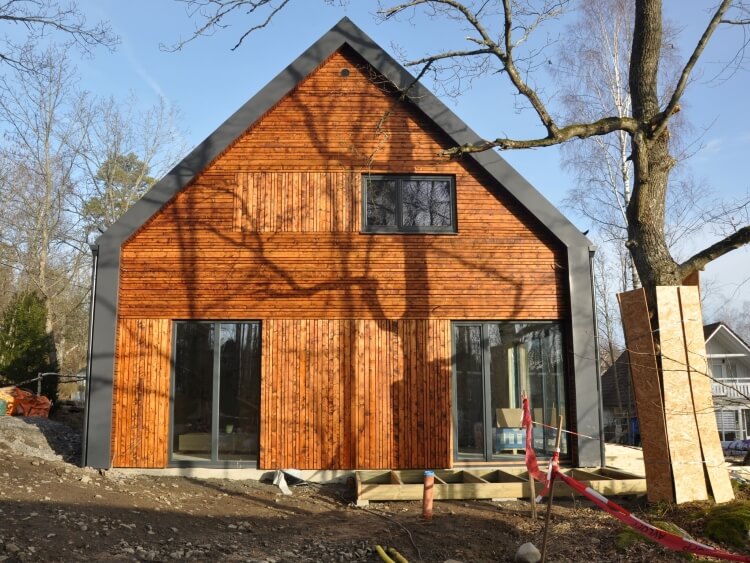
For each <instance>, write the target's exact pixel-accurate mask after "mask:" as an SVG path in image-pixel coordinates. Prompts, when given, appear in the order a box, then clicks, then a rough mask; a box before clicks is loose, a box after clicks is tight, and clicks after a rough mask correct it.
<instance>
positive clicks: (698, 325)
mask: <svg viewBox="0 0 750 563" xmlns="http://www.w3.org/2000/svg"><path fill="white" fill-rule="evenodd" d="M679 293H680V304H681V308H682V321H683V323H682V326H683V330H684V333H685V343H686V347H687V367H688V372H689V376H690V390H691V392H692V396H693V407H694V409H695V420H696V424H697V428H698V435H699V437H700V445H701V452H702V456H703V461H704V463H705V469H706V474H707V476H708V483H709V485H710V486H711V492H712V494H713V497H714V500H715V501H716V502H729V501H730V500H733V499H734V492H733V491H732V484H731V482H730V480H729V472H728V471H727V469H726V466H725V464H724V453H723V452H722V450H721V443H720V442H719V429H718V428H717V426H716V417H715V416H714V404H713V398H712V396H711V380H710V379H709V377H708V375H709V370H708V369H709V368H708V361H707V359H706V343H705V340H704V335H703V317H702V315H701V304H700V295H699V292H698V288H697V287H681V288H679Z"/></svg>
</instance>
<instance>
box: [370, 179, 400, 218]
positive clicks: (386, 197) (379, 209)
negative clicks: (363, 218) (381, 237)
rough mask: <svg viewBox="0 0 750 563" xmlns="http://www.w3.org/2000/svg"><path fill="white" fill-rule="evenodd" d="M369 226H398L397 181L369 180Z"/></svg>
mask: <svg viewBox="0 0 750 563" xmlns="http://www.w3.org/2000/svg"><path fill="white" fill-rule="evenodd" d="M367 226H368V227H384V226H394V227H395V226H396V180H373V179H368V180H367Z"/></svg>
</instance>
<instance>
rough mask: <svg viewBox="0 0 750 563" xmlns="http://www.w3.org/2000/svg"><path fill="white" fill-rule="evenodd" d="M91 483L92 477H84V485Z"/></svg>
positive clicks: (82, 480)
mask: <svg viewBox="0 0 750 563" xmlns="http://www.w3.org/2000/svg"><path fill="white" fill-rule="evenodd" d="M90 482H91V477H89V476H88V475H84V476H83V477H81V483H83V484H84V485H85V484H86V483H90Z"/></svg>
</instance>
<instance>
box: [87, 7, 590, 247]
mask: <svg viewBox="0 0 750 563" xmlns="http://www.w3.org/2000/svg"><path fill="white" fill-rule="evenodd" d="M344 45H349V47H351V48H352V49H354V51H356V52H357V53H358V54H359V55H360V56H361V57H362V58H363V59H364V60H365V61H366V62H367V63H369V64H370V65H372V67H373V68H375V70H377V71H378V72H379V73H381V74H382V75H383V76H384V77H386V78H387V79H388V80H390V81H391V82H392V83H393V84H394V85H395V86H396V88H398V89H399V90H400V91H402V92H406V96H405V97H406V99H407V100H409V101H410V102H411V103H412V104H414V105H415V106H416V107H417V108H419V109H420V110H421V111H422V112H423V113H424V114H425V115H426V116H427V117H429V118H430V119H431V120H432V121H433V122H434V123H435V124H436V125H437V126H438V127H439V128H440V129H441V130H442V131H443V132H444V133H445V134H446V135H448V137H449V138H450V139H451V140H452V141H453V142H454V143H455V144H456V145H471V144H476V143H479V142H481V141H482V139H481V137H479V135H477V134H476V133H475V132H474V131H472V130H471V129H470V128H469V127H468V126H467V125H466V124H465V123H464V122H463V121H461V120H460V119H459V118H458V117H457V116H456V115H455V114H454V113H453V112H452V111H451V110H450V109H448V108H447V107H446V106H445V104H443V103H442V102H441V101H440V100H438V99H437V98H436V97H435V96H434V95H433V94H432V93H431V92H429V91H428V90H427V89H426V88H425V87H423V86H422V85H421V84H420V83H418V82H415V78H414V77H413V76H412V75H411V74H410V73H409V72H407V71H406V69H404V68H403V67H402V66H401V65H400V64H399V63H398V62H396V61H395V60H394V59H393V58H392V57H391V56H390V55H389V54H388V53H386V52H385V51H384V50H383V49H382V48H381V47H380V46H379V45H377V44H376V43H375V42H374V41H373V40H372V39H370V37H368V36H367V35H366V34H365V33H364V32H363V31H362V30H361V29H359V28H358V27H357V26H356V25H354V23H352V22H351V20H349V19H348V18H343V19H342V20H341V21H339V23H337V24H336V25H335V26H334V27H333V28H331V30H330V31H328V33H326V34H325V35H323V37H321V38H320V39H319V40H318V41H316V42H315V43H314V44H313V45H312V46H311V47H310V48H309V49H307V50H306V51H305V52H304V53H302V54H301V55H300V56H299V57H298V58H297V59H296V60H295V61H294V62H293V63H292V64H290V65H289V66H288V67H287V68H286V69H284V70H283V71H281V73H279V74H278V75H277V76H276V78H274V79H273V80H272V81H271V82H269V83H268V84H267V85H266V86H265V87H264V88H263V89H261V90H260V91H259V92H258V93H257V94H256V95H255V96H253V97H252V98H251V99H250V100H249V101H248V102H247V103H245V105H243V106H242V107H241V108H240V109H239V110H237V111H236V112H235V113H234V114H233V115H232V116H231V117H229V119H227V120H226V121H225V122H224V123H223V124H222V125H221V126H220V127H219V128H218V129H217V130H216V131H215V132H213V133H212V134H211V135H210V136H209V137H208V138H207V139H206V140H205V141H203V142H202V143H201V144H199V145H198V146H197V147H196V148H195V149H194V150H193V151H192V152H191V153H190V154H189V155H188V156H187V157H186V158H185V159H183V160H182V162H180V163H179V164H178V165H177V166H175V167H174V168H173V169H172V170H171V171H170V172H169V173H168V174H167V175H166V176H165V177H164V178H163V179H162V180H160V181H159V182H158V183H157V184H155V185H154V186H153V187H152V188H151V189H150V190H149V191H148V192H147V193H146V195H144V196H143V198H141V199H140V200H139V201H138V202H137V203H136V204H135V205H133V207H131V208H130V209H129V210H128V211H127V212H126V213H125V214H124V215H123V216H122V217H121V218H120V219H119V220H118V221H117V222H115V223H114V224H113V225H112V226H111V227H109V229H107V230H106V231H105V232H104V233H103V234H102V235H101V236H100V237H99V238H98V240H97V244H100V245H103V244H106V245H107V246H116V247H119V246H120V245H122V243H123V242H125V241H126V240H127V239H128V238H129V237H130V236H131V235H132V234H133V233H134V232H135V231H136V230H138V229H139V228H140V227H141V226H142V225H143V224H144V223H145V222H146V221H148V220H149V219H150V218H151V217H152V216H153V215H154V214H155V213H156V212H157V211H159V209H160V208H161V207H162V206H163V205H164V204H165V203H167V202H168V201H169V200H170V199H171V198H172V197H173V196H174V195H175V194H176V193H177V192H179V191H180V190H181V189H182V188H184V187H185V186H187V185H188V184H190V183H191V182H192V181H193V180H194V179H195V178H196V176H197V175H198V174H200V173H201V172H202V171H203V170H204V169H205V168H206V167H207V166H208V165H209V164H211V162H213V161H214V160H215V159H216V158H217V157H218V156H220V155H221V154H222V153H223V152H224V151H225V150H226V149H227V148H229V147H230V146H231V145H232V144H233V143H234V142H235V141H236V140H237V139H238V138H239V137H240V136H241V135H243V134H244V133H245V132H246V131H247V130H248V129H249V128H250V127H251V126H252V125H253V124H255V122H256V121H258V119H260V118H261V117H262V116H263V115H264V114H265V113H266V112H267V111H268V110H270V109H271V108H272V107H273V106H274V105H276V103H278V102H279V101H280V100H281V99H282V98H283V97H284V96H286V95H287V94H289V93H290V92H291V91H292V90H293V89H294V88H295V87H296V86H297V85H298V84H299V83H300V82H302V81H303V80H304V79H305V78H306V77H307V76H308V75H309V74H310V73H312V72H313V71H314V70H315V69H316V68H317V67H318V66H319V65H320V64H321V63H323V62H324V61H325V60H326V59H327V58H328V57H329V56H330V55H332V54H333V53H334V52H335V51H337V50H338V49H340V48H341V47H343V46H344ZM463 158H467V159H471V160H474V161H475V162H477V163H478V164H479V165H480V166H481V167H483V168H484V169H485V170H486V171H487V172H489V174H490V175H491V176H492V177H493V178H494V179H495V180H497V181H498V182H499V183H500V184H501V185H502V186H503V187H504V188H505V189H507V190H508V191H509V192H510V193H511V194H512V195H513V197H515V198H516V199H517V200H518V201H519V202H520V203H521V205H523V206H524V207H525V208H526V209H528V210H529V211H530V212H531V213H532V214H533V215H534V216H535V217H536V218H537V219H538V220H539V221H540V222H541V223H542V224H543V225H545V226H546V227H547V228H548V229H549V230H550V231H551V232H552V234H553V235H554V236H555V237H556V238H558V239H559V240H560V241H561V242H562V243H563V244H565V245H566V246H567V247H590V246H591V242H590V241H589V240H588V239H587V238H586V237H585V236H584V235H583V234H581V232H580V231H579V230H578V229H577V228H576V227H575V226H574V225H573V224H572V223H571V222H570V221H569V220H568V219H567V218H565V216H563V214H562V213H560V211H558V210H557V208H555V206H554V205H552V204H551V203H550V202H549V201H547V200H546V199H545V198H544V197H543V196H542V195H541V194H540V193H539V192H538V191H537V190H536V189H535V188H534V187H533V186H532V185H531V184H529V183H528V182H527V181H526V180H525V179H524V178H523V177H522V176H521V175H520V174H519V173H518V172H516V171H515V170H514V169H513V168H512V167H511V166H510V165H509V164H508V163H507V162H506V161H505V160H504V159H503V158H501V157H500V156H499V155H498V154H497V153H496V152H494V151H484V152H482V153H475V154H468V155H466V156H464V157H463Z"/></svg>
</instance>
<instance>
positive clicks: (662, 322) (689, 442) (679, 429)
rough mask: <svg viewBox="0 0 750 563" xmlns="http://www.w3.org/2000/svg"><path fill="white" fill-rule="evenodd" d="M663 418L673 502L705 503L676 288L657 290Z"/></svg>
mask: <svg viewBox="0 0 750 563" xmlns="http://www.w3.org/2000/svg"><path fill="white" fill-rule="evenodd" d="M656 307H657V309H658V315H659V344H660V346H661V365H662V381H663V384H662V385H663V393H664V415H665V419H666V423H667V436H668V440H669V453H670V456H671V459H672V472H673V477H674V488H675V502H677V503H678V504H680V503H683V502H689V501H694V500H707V499H708V490H707V488H706V479H705V475H704V472H703V457H702V455H701V450H700V439H699V438H698V427H697V425H696V423H695V416H694V413H693V397H692V394H691V392H690V378H689V376H688V370H687V352H686V349H685V337H684V333H683V330H682V312H681V308H680V298H679V288H677V287H667V286H662V287H657V288H656Z"/></svg>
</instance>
